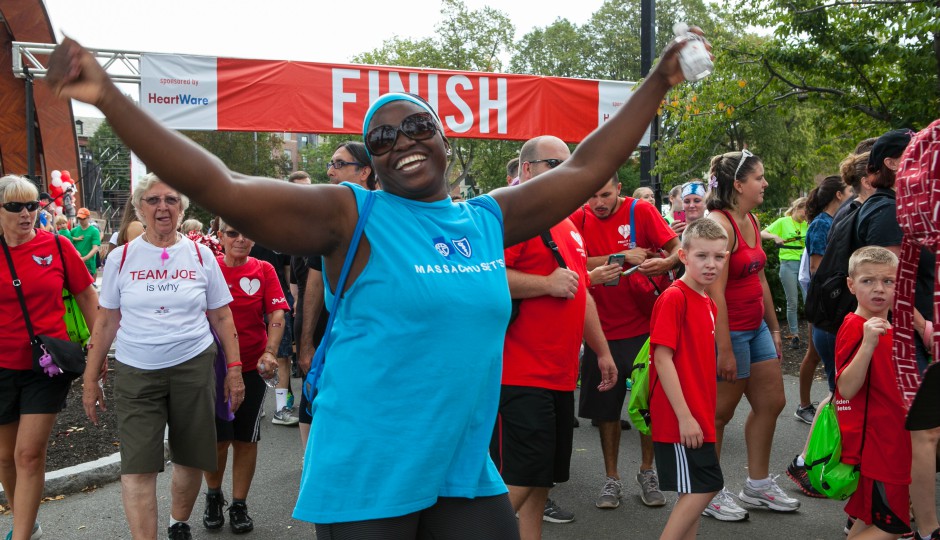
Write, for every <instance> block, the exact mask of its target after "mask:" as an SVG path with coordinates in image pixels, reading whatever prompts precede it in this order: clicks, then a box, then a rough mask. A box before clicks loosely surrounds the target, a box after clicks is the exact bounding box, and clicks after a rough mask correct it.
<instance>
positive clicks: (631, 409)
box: [627, 338, 659, 435]
mask: <svg viewBox="0 0 940 540" xmlns="http://www.w3.org/2000/svg"><path fill="white" fill-rule="evenodd" d="M649 364H650V340H649V338H647V339H646V343H644V344H643V347H641V348H640V352H639V353H637V355H636V359H634V360H633V368H632V370H631V372H630V373H629V374H628V378H630V379H632V380H633V387H632V388H631V389H630V400H629V401H628V402H627V414H629V415H630V421H631V422H632V423H633V425H634V426H636V429H637V430H638V431H639V432H640V433H642V434H643V435H649V434H650V397H651V396H652V394H653V392H652V389H651V388H650V384H649V375H650V369H649V367H650V366H649ZM657 382H659V381H657ZM654 384H655V383H654Z"/></svg>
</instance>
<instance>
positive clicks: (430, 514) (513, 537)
mask: <svg viewBox="0 0 940 540" xmlns="http://www.w3.org/2000/svg"><path fill="white" fill-rule="evenodd" d="M316 528H317V539H318V540H432V539H433V540H479V539H481V538H486V539H487V540H519V524H518V522H517V521H516V516H515V513H514V512H513V510H512V505H511V504H510V503H509V495H505V494H504V495H497V496H495V497H480V498H477V499H463V498H456V497H441V498H439V499H438V500H437V502H436V503H434V506H432V507H430V508H426V509H424V510H421V511H419V512H415V513H413V514H408V515H405V516H400V517H393V518H385V519H370V520H366V521H350V522H346V523H331V524H328V525H317V526H316Z"/></svg>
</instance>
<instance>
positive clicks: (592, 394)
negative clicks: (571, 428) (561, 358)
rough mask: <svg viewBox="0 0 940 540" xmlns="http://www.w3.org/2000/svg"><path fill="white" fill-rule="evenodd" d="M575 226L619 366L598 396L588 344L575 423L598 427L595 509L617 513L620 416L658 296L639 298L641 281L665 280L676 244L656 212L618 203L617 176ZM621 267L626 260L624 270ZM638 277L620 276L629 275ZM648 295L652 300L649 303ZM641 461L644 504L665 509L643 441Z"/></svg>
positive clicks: (627, 200) (648, 445) (649, 443)
mask: <svg viewBox="0 0 940 540" xmlns="http://www.w3.org/2000/svg"><path fill="white" fill-rule="evenodd" d="M571 221H573V222H574V224H575V226H576V227H577V228H578V230H579V231H580V232H581V236H582V237H583V238H584V248H585V249H586V250H587V256H588V259H587V267H588V270H589V271H591V274H590V276H591V283H592V285H593V286H592V287H591V294H592V295H593V296H594V298H595V300H596V302H597V312H598V315H599V316H600V320H601V326H602V327H603V329H604V336H605V337H606V339H607V345H608V347H609V349H610V351H611V354H613V357H614V362H615V363H616V365H617V373H618V381H617V384H616V385H615V386H614V391H612V392H605V393H601V392H597V391H595V389H594V387H595V386H596V385H597V382H596V381H598V380H599V376H600V375H599V373H598V372H597V369H596V367H595V364H596V358H597V355H596V354H595V351H594V349H593V348H592V347H591V346H590V345H588V346H586V347H585V348H584V358H583V360H582V364H581V395H580V399H579V403H578V416H580V417H581V418H590V419H592V420H595V421H596V423H597V424H598V430H599V431H600V437H601V451H602V452H603V454H604V468H605V471H606V475H607V478H606V480H605V482H604V486H603V488H601V494H600V496H599V497H598V499H597V501H596V502H595V505H596V506H597V507H598V508H617V507H618V506H620V499H621V497H622V485H621V483H620V473H619V472H618V470H617V458H618V455H619V453H620V431H621V428H620V416H621V411H622V410H623V402H624V399H625V398H626V394H627V386H626V379H627V378H629V377H630V373H631V371H632V368H633V361H634V360H635V359H636V355H637V353H639V351H640V349H641V348H642V347H643V345H644V344H645V343H646V340H647V339H648V338H649V332H650V315H651V314H652V306H653V302H654V301H655V296H653V295H655V289H654V288H653V287H652V286H650V287H649V290H650V291H653V292H652V293H650V294H649V295H647V293H646V292H645V291H643V292H638V290H637V288H636V287H635V286H634V285H633V284H634V283H636V282H637V281H638V282H639V283H640V284H642V285H646V284H647V283H650V284H652V282H650V281H649V280H648V279H647V278H652V277H654V276H661V275H663V274H665V273H666V272H668V271H670V270H672V269H673V268H675V267H676V265H677V264H678V251H679V239H678V237H677V236H676V233H675V232H673V230H672V229H671V228H670V227H669V225H667V224H666V222H665V220H663V218H662V216H661V215H660V214H659V212H658V211H657V210H656V208H654V207H653V206H652V205H649V204H647V203H645V202H639V203H637V202H635V199H633V198H632V197H621V196H620V181H619V180H618V179H617V177H616V175H614V177H613V178H611V179H610V182H608V183H607V185H606V186H604V187H603V188H602V189H601V190H600V191H598V192H597V193H595V194H594V196H593V197H591V199H590V200H589V201H588V203H587V204H586V205H584V206H583V207H581V208H579V209H578V210H577V211H575V213H574V214H572V215H571ZM620 261H623V263H622V264H621V263H620ZM624 267H625V268H626V272H630V273H632V274H633V275H629V276H628V275H622V274H625V273H626V272H625V271H624ZM647 296H649V297H647ZM640 446H641V449H642V459H641V462H640V470H639V472H638V474H637V475H636V481H637V483H638V484H639V485H640V489H641V492H640V498H641V499H642V501H643V504H645V505H647V506H664V505H665V504H666V498H665V497H664V496H663V493H662V491H660V489H659V477H658V476H657V474H656V470H655V469H654V468H653V440H652V439H651V438H650V436H649V435H642V434H640Z"/></svg>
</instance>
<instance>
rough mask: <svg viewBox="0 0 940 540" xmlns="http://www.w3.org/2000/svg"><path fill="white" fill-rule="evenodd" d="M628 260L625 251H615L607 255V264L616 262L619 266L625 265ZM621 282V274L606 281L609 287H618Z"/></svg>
mask: <svg viewBox="0 0 940 540" xmlns="http://www.w3.org/2000/svg"><path fill="white" fill-rule="evenodd" d="M624 260H626V256H625V255H624V254H623V253H614V254H613V255H610V256H608V257H607V264H616V265H617V266H620V267H623V262H624ZM618 283H620V276H617V277H616V278H615V279H612V280H611V281H608V282H607V283H604V285H606V286H608V287H616V286H617V284H618Z"/></svg>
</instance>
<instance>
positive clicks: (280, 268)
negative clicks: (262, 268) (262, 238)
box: [248, 244, 293, 306]
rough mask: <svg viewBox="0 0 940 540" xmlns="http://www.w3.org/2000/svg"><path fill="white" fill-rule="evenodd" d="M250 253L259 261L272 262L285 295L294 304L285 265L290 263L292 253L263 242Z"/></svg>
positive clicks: (256, 245)
mask: <svg viewBox="0 0 940 540" xmlns="http://www.w3.org/2000/svg"><path fill="white" fill-rule="evenodd" d="M248 255H249V256H250V257H254V258H256V259H258V260H259V261H267V262H269V263H271V266H273V267H274V273H275V274H277V281H278V283H279V284H280V285H281V290H282V291H284V296H285V297H287V302H288V303H289V304H291V305H292V306H293V301H291V294H290V287H288V286H287V274H286V273H285V272H284V267H285V266H289V265H290V255H284V254H282V253H278V252H276V251H272V250H270V249H268V248H266V247H264V246H262V245H261V244H255V245H254V246H253V247H252V248H251V251H250V252H249V253H248Z"/></svg>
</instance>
